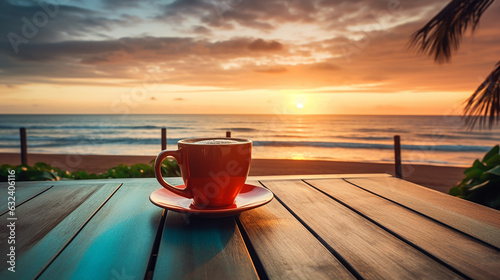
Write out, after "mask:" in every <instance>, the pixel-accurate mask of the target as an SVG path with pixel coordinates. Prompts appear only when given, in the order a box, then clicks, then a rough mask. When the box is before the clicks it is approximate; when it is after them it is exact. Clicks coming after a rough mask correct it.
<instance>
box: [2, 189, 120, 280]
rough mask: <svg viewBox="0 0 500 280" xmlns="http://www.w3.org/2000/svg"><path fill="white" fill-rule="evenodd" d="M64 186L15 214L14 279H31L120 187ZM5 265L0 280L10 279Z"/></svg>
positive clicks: (46, 193) (28, 204)
mask: <svg viewBox="0 0 500 280" xmlns="http://www.w3.org/2000/svg"><path fill="white" fill-rule="evenodd" d="M67 184H68V185H66V186H64V185H59V186H56V187H53V188H52V189H51V190H49V191H47V192H45V193H43V194H42V195H40V196H38V197H36V198H35V199H32V200H30V201H29V202H27V203H25V204H23V207H20V208H19V209H18V210H16V216H17V217H18V218H19V219H18V220H17V221H16V244H15V247H16V267H17V269H16V274H15V275H16V277H19V278H18V279H33V278H34V277H35V276H36V275H37V274H38V273H39V272H40V271H41V270H42V269H43V268H44V267H45V265H46V264H47V263H48V262H49V261H50V260H51V259H52V257H53V256H55V255H56V253H57V252H58V251H59V250H61V249H62V248H63V247H64V246H65V244H66V243H67V242H69V241H70V240H71V239H72V238H73V236H74V235H75V234H76V233H77V232H78V230H79V229H80V228H81V227H82V226H83V225H84V223H85V221H86V220H87V219H88V218H89V217H90V216H91V215H92V213H93V212H94V211H95V210H96V209H97V208H98V207H99V205H100V204H101V203H103V202H104V201H105V199H106V198H107V197H108V196H109V195H111V194H112V192H113V191H114V190H115V189H116V188H117V187H118V186H119V185H117V184H109V185H86V186H85V185H81V186H72V185H71V184H70V183H67ZM4 228H6V227H5V226H2V228H1V229H0V231H1V235H2V236H3V235H4V234H6V233H5V232H3V231H4ZM1 240H5V239H3V238H2V239H1ZM4 245H5V244H4V242H2V246H1V250H2V252H5V251H4V250H6V249H4ZM5 246H6V245H5ZM6 265H7V263H5V262H2V263H0V266H1V267H2V271H1V273H0V279H8V278H5V277H8V276H9V275H12V273H11V272H9V271H7V270H6Z"/></svg>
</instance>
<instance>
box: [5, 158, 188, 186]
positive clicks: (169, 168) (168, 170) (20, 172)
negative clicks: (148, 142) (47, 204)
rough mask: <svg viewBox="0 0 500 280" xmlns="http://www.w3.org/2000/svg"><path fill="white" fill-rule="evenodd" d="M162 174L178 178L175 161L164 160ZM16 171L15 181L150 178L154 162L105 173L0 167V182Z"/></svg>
mask: <svg viewBox="0 0 500 280" xmlns="http://www.w3.org/2000/svg"><path fill="white" fill-rule="evenodd" d="M161 168H162V174H163V176H166V177H179V176H181V172H180V169H179V165H178V164H177V162H176V161H175V160H172V161H170V160H164V161H163V163H162V166H161ZM12 169H13V170H15V171H16V180H17V181H58V180H61V179H62V180H80V179H110V178H152V177H154V176H155V172H154V160H152V161H151V162H150V164H149V165H148V164H143V163H139V164H134V165H131V166H127V165H125V164H120V165H118V166H115V167H112V168H110V169H108V171H107V172H105V173H100V174H95V173H87V172H86V171H84V170H77V171H74V172H69V171H65V170H61V169H60V168H57V167H53V166H51V165H49V164H47V163H43V162H38V163H35V165H33V166H27V165H17V166H14V165H9V164H4V165H1V166H0V181H1V182H5V181H7V180H8V179H7V178H8V176H9V170H12Z"/></svg>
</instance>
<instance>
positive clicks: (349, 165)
mask: <svg viewBox="0 0 500 280" xmlns="http://www.w3.org/2000/svg"><path fill="white" fill-rule="evenodd" d="M154 158H155V157H154V156H114V155H61V154H29V155H28V164H29V165H33V164H34V163H36V162H45V163H48V164H50V165H52V166H55V167H59V168H61V169H63V170H68V171H76V170H85V171H87V172H89V173H100V172H105V171H107V170H108V169H109V168H111V167H114V166H117V165H118V164H121V163H123V164H126V165H132V164H136V163H146V164H149V163H150V161H151V160H153V159H154ZM20 163H21V159H20V155H19V154H15V153H0V164H13V165H18V164H20ZM464 169H465V168H464V167H448V166H434V165H416V164H412V165H405V164H403V179H405V180H407V181H410V182H413V183H416V184H419V185H421V186H424V187H428V188H432V189H434V190H437V191H441V192H445V193H447V192H448V190H449V189H450V188H451V187H453V186H455V185H456V184H457V183H458V182H459V181H460V180H462V179H463V171H464ZM359 173H388V174H391V175H394V164H389V163H368V162H347V161H324V160H289V159H252V164H251V168H250V176H262V175H296V174H303V175H306V174H359Z"/></svg>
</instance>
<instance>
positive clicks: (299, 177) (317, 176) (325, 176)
mask: <svg viewBox="0 0 500 280" xmlns="http://www.w3.org/2000/svg"><path fill="white" fill-rule="evenodd" d="M391 176H392V175H390V174H385V173H369V174H311V175H271V176H249V177H248V178H247V181H251V180H253V181H276V180H277V181H283V180H302V179H304V180H305V179H334V178H373V177H381V178H385V177H391Z"/></svg>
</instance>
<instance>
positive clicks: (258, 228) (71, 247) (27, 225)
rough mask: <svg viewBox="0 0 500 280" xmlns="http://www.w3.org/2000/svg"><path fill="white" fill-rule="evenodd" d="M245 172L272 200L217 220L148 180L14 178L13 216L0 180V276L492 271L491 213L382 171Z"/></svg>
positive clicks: (499, 219)
mask: <svg viewBox="0 0 500 280" xmlns="http://www.w3.org/2000/svg"><path fill="white" fill-rule="evenodd" d="M168 181H170V183H173V184H180V183H181V180H180V179H179V178H170V179H169V180H168ZM247 182H248V183H251V184H261V185H263V186H265V187H267V188H268V189H270V190H271V191H272V192H273V193H274V194H275V199H273V200H272V201H271V202H270V203H268V204H266V205H264V206H262V207H260V208H256V209H253V210H249V211H247V212H244V213H242V214H241V215H239V216H236V217H226V218H217V219H201V218H196V217H194V216H192V217H189V219H186V215H183V214H179V213H175V212H172V211H163V209H161V208H158V207H157V206H155V205H153V204H152V203H151V202H150V201H149V200H148V197H149V195H150V193H151V192H153V191H154V190H156V189H158V188H160V186H159V184H158V183H156V181H155V180H154V179H113V180H88V181H83V180H82V181H59V182H24V183H23V182H17V184H16V191H15V198H16V209H15V212H14V213H13V214H14V215H12V216H11V215H10V213H9V212H8V209H7V203H6V201H7V196H8V194H7V185H6V184H5V183H2V185H1V186H2V188H1V189H2V193H1V194H0V201H2V204H1V207H2V208H1V209H0V214H1V220H2V226H1V229H0V234H1V238H0V242H1V246H0V247H1V248H0V252H1V255H2V256H3V257H2V261H1V262H0V268H1V269H0V270H1V273H0V279H33V278H35V277H38V278H40V279H51V280H52V279H117V280H121V279H129V280H131V279H143V278H146V279H150V278H152V279H214V280H216V279H229V278H231V279H257V278H263V279H266V278H269V279H355V278H357V279H463V278H466V279H467V278H472V279H499V278H500V249H499V248H500V212H499V211H496V210H492V209H489V208H486V207H483V206H480V205H477V204H474V203H471V202H468V201H465V200H461V199H458V198H455V197H452V196H449V195H446V194H443V193H439V192H436V191H433V190H429V189H426V188H423V187H420V186H418V185H415V184H412V183H409V182H406V181H403V180H400V179H397V178H393V177H390V176H388V175H383V174H363V175H359V174H358V175H331V176H321V175H315V176H278V177H253V178H252V177H250V178H249V179H248V181H247ZM14 218H15V219H14ZM11 222H15V229H14V230H13V231H10V229H9V228H8V227H7V226H6V225H7V224H9V223H11ZM12 234H14V240H15V250H14V251H15V273H13V272H10V271H9V270H8V267H10V265H9V264H8V263H7V262H6V260H7V258H8V257H7V254H9V252H10V249H11V248H10V246H12V245H9V244H8V240H11V239H12V238H11V239H9V238H10V237H11V236H12Z"/></svg>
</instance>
